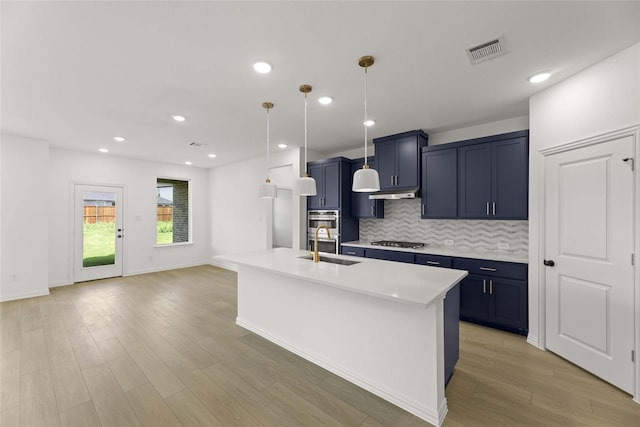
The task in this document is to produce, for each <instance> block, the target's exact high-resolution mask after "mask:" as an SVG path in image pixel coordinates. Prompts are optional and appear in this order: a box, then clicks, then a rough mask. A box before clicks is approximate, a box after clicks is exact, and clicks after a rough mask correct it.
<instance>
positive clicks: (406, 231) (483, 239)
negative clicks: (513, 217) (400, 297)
mask: <svg viewBox="0 0 640 427" xmlns="http://www.w3.org/2000/svg"><path fill="white" fill-rule="evenodd" d="M360 240H362V241H372V240H402V241H411V242H423V243H427V244H430V245H438V246H440V245H445V240H453V241H454V246H455V247H456V248H459V249H464V250H480V251H497V250H499V248H498V244H499V243H501V244H504V243H507V244H508V245H509V251H513V252H516V253H527V251H528V245H529V222H528V221H526V220H521V221H506V220H471V219H470V220H460V219H455V220H453V219H420V199H408V200H385V201H384V218H381V219H361V220H360Z"/></svg>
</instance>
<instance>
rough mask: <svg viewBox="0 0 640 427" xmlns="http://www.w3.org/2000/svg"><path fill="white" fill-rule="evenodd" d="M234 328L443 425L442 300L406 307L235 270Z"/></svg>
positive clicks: (259, 271) (241, 267)
mask: <svg viewBox="0 0 640 427" xmlns="http://www.w3.org/2000/svg"><path fill="white" fill-rule="evenodd" d="M236 323H237V324H238V325H240V326H242V327H244V328H246V329H248V330H250V331H252V332H254V333H256V334H258V335H260V336H262V337H264V338H266V339H268V340H270V341H272V342H274V343H275V344H277V345H280V346H281V347H284V348H286V349H287V350H289V351H291V352H293V353H295V354H298V355H299V356H301V357H303V358H305V359H307V360H309V361H311V362H313V363H315V364H317V365H319V366H321V367H323V368H325V369H327V370H329V371H331V372H333V373H334V374H336V375H338V376H340V377H342V378H344V379H346V380H348V381H350V382H352V383H354V384H356V385H358V386H360V387H362V388H364V389H366V390H368V391H370V392H372V393H374V394H376V395H378V396H380V397H382V398H384V399H386V400H388V401H390V402H392V403H394V404H395V405H397V406H399V407H401V408H403V409H405V410H407V411H409V412H411V413H412V414H414V415H416V416H418V417H420V418H422V419H424V420H426V421H428V422H430V423H432V424H434V425H440V424H441V423H442V421H443V420H444V417H445V415H446V412H447V406H446V399H445V397H444V381H445V378H444V336H443V303H442V299H440V300H439V301H434V302H433V303H432V304H429V305H426V306H424V305H418V304H403V303H399V302H397V301H390V300H386V299H381V298H376V297H374V296H370V295H363V294H358V293H354V292H349V291H348V290H344V289H339V288H333V287H330V286H326V285H323V284H319V283H314V282H310V281H305V280H303V279H299V278H293V277H289V276H284V275H281V274H278V273H276V272H273V273H270V272H265V270H262V269H257V268H254V267H251V266H248V265H239V266H238V317H237V320H236Z"/></svg>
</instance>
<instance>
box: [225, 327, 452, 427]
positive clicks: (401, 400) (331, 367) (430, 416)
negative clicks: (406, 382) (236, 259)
mask: <svg viewBox="0 0 640 427" xmlns="http://www.w3.org/2000/svg"><path fill="white" fill-rule="evenodd" d="M236 324H237V325H238V326H241V327H243V328H245V329H247V330H249V331H251V332H253V333H255V334H257V335H260V336H261V337H263V338H266V339H267V340H269V341H271V342H273V343H274V344H276V345H278V346H280V347H282V348H284V349H287V350H289V351H290V352H292V353H295V354H297V355H298V356H300V357H302V358H303V359H305V360H308V361H310V362H311V363H314V364H316V365H318V366H320V367H321V368H324V369H326V370H327V371H329V372H332V373H334V374H336V375H337V376H339V377H341V378H344V379H345V380H347V381H349V382H351V383H353V384H355V385H357V386H359V387H361V388H363V389H365V390H367V391H369V392H371V393H373V394H375V395H376V396H379V397H381V398H383V399H385V400H387V401H389V402H391V403H393V404H394V405H396V406H398V407H400V408H402V409H404V410H406V411H408V412H410V413H412V414H413V415H415V416H417V417H419V418H422V419H423V420H425V421H427V422H429V423H431V424H433V425H435V426H441V425H442V423H443V422H444V417H445V416H446V414H447V411H448V409H447V400H446V399H444V401H443V403H442V405H441V407H440V408H438V413H435V412H434V411H431V410H429V409H428V408H424V407H423V406H421V405H419V404H418V403H416V402H412V401H409V400H407V399H406V398H405V397H404V396H399V395H397V394H396V393H394V392H393V391H391V390H387V389H385V388H383V387H380V386H378V385H376V384H373V383H371V382H370V381H369V380H368V379H366V378H362V377H361V376H359V375H357V374H355V373H353V372H351V371H349V370H346V369H344V368H342V367H340V366H337V365H335V364H334V363H332V362H331V361H329V360H326V359H324V358H322V357H320V356H318V355H315V354H310V353H308V352H306V351H304V350H302V349H300V348H298V347H297V346H296V345H294V344H291V343H290V342H288V341H287V340H284V339H281V338H280V337H277V336H274V335H272V334H271V333H269V332H267V331H264V330H262V329H261V328H259V327H257V326H255V325H253V324H251V323H250V322H247V321H245V320H243V319H240V318H236Z"/></svg>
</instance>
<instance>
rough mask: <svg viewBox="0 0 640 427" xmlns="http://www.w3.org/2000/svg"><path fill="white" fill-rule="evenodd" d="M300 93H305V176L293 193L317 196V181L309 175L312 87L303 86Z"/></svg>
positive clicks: (297, 183)
mask: <svg viewBox="0 0 640 427" xmlns="http://www.w3.org/2000/svg"><path fill="white" fill-rule="evenodd" d="M300 92H302V93H304V176H303V177H302V178H298V179H296V182H295V183H294V184H293V193H294V194H295V195H297V196H315V195H316V194H317V191H316V180H315V179H313V178H311V177H310V176H309V174H308V173H307V94H308V93H309V92H311V86H309V85H301V86H300Z"/></svg>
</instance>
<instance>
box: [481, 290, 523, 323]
mask: <svg viewBox="0 0 640 427" xmlns="http://www.w3.org/2000/svg"><path fill="white" fill-rule="evenodd" d="M486 281H487V294H488V295H489V307H488V319H487V320H488V321H489V322H492V323H495V324H498V325H501V326H505V327H507V328H513V329H520V330H527V326H528V317H527V284H526V282H525V281H523V280H511V279H501V278H492V279H486Z"/></svg>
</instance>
